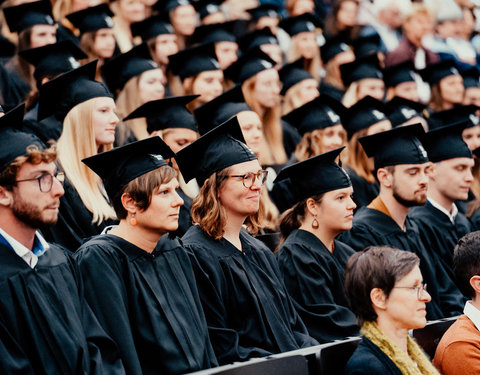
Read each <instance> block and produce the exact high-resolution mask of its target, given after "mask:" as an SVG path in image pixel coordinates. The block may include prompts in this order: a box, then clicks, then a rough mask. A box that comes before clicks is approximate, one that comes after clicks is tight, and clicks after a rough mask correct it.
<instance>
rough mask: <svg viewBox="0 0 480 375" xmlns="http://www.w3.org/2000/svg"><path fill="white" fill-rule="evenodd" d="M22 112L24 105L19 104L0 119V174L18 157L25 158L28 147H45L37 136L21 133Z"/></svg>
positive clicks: (41, 148)
mask: <svg viewBox="0 0 480 375" xmlns="http://www.w3.org/2000/svg"><path fill="white" fill-rule="evenodd" d="M2 112H3V111H2ZM24 112H25V104H20V105H19V106H17V107H15V108H14V109H12V110H10V111H9V112H7V113H5V115H4V116H2V117H0V172H2V171H3V170H4V169H5V168H6V167H7V166H8V165H9V164H10V163H11V162H13V161H14V160H15V158H17V157H18V156H26V155H27V148H28V147H29V146H31V145H35V146H37V147H38V148H39V149H40V150H43V149H44V147H45V145H44V144H43V143H42V141H41V140H40V139H39V138H38V137H37V136H35V135H33V134H31V133H24V132H22V131H21V129H22V126H23V114H24Z"/></svg>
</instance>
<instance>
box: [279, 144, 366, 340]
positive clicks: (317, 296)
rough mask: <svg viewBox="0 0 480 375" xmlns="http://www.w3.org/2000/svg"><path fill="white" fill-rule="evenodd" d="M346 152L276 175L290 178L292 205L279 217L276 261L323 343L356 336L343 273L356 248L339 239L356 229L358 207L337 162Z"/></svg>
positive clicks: (302, 313)
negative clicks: (353, 226) (355, 215)
mask: <svg viewBox="0 0 480 375" xmlns="http://www.w3.org/2000/svg"><path fill="white" fill-rule="evenodd" d="M342 150H343V148H340V149H337V150H333V151H330V152H327V153H325V154H321V155H318V156H315V157H313V158H311V159H307V160H305V161H303V162H299V163H296V164H293V165H291V166H289V167H287V168H284V169H282V171H281V172H280V174H279V175H278V176H277V179H276V181H284V180H288V181H284V183H286V186H288V187H287V189H289V190H290V194H289V196H288V199H289V200H290V201H291V202H290V204H291V205H292V207H291V208H290V209H289V210H288V211H286V212H285V213H284V214H283V216H282V219H281V223H280V230H281V233H282V240H283V241H284V242H283V243H282V245H281V246H280V248H279V249H278V252H277V253H276V255H277V260H278V263H279V267H280V271H281V272H282V274H283V278H284V280H285V285H286V286H287V289H288V292H289V293H290V295H291V296H292V299H293V301H294V304H295V307H296V309H297V311H298V312H299V314H300V317H301V318H302V319H303V321H304V322H305V325H306V326H307V329H308V332H309V333H310V335H311V336H312V337H314V338H315V339H317V340H318V341H319V342H329V341H333V340H336V339H341V338H344V337H347V336H354V335H357V334H358V326H357V324H356V320H355V315H354V314H353V313H352V312H351V311H350V310H349V308H348V302H347V299H346V297H345V291H344V290H343V271H344V269H345V266H346V264H347V261H348V258H349V257H350V256H351V255H352V254H353V253H354V250H353V249H352V248H351V247H350V246H348V245H345V244H343V243H341V242H340V241H338V240H336V239H335V237H336V236H337V235H338V234H339V233H341V232H343V231H345V230H349V229H350V228H351V227H352V221H353V210H354V208H355V207H356V205H355V203H354V202H353V200H352V194H353V188H352V183H351V182H350V178H349V177H348V175H347V173H346V172H345V171H344V170H343V169H342V168H341V167H340V166H339V165H338V164H337V163H336V162H335V159H336V158H337V157H338V156H339V155H340V152H341V151H342ZM284 199H287V197H285V198H284Z"/></svg>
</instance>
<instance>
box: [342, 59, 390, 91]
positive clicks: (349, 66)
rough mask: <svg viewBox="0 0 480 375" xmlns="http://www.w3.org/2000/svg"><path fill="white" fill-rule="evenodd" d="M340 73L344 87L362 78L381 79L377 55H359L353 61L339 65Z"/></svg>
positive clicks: (381, 73)
mask: <svg viewBox="0 0 480 375" xmlns="http://www.w3.org/2000/svg"><path fill="white" fill-rule="evenodd" d="M340 73H341V74H342V81H343V84H344V85H345V87H348V86H350V85H351V84H352V83H353V82H356V81H359V80H361V79H364V78H378V79H383V71H382V69H381V68H380V62H379V61H378V57H377V55H369V56H365V57H359V58H357V59H356V60H355V61H352V62H349V63H346V64H342V65H340Z"/></svg>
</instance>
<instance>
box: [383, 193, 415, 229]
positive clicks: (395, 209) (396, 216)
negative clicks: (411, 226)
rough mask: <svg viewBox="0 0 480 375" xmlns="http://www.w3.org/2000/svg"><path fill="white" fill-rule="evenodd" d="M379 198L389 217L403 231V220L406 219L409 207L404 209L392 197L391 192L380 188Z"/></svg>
mask: <svg viewBox="0 0 480 375" xmlns="http://www.w3.org/2000/svg"><path fill="white" fill-rule="evenodd" d="M379 195H380V198H381V199H382V201H383V203H384V204H385V207H387V210H388V212H389V213H390V217H391V218H392V219H393V220H394V221H395V223H397V225H398V226H399V227H400V228H402V230H405V220H406V219H407V214H408V211H409V210H410V207H405V206H404V205H403V204H401V203H399V202H398V201H397V200H396V199H395V197H394V196H393V194H392V192H391V190H388V191H384V190H383V189H382V188H380V194H379Z"/></svg>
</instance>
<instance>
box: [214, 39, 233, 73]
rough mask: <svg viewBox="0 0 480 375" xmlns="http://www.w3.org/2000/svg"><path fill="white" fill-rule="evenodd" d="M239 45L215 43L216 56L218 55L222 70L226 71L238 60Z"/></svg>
mask: <svg viewBox="0 0 480 375" xmlns="http://www.w3.org/2000/svg"><path fill="white" fill-rule="evenodd" d="M237 52H238V44H237V43H235V42H227V41H224V42H218V43H215V54H216V55H217V60H218V64H219V65H220V69H222V70H225V69H226V68H228V67H229V66H230V65H232V64H233V63H234V62H235V61H237V59H238V55H237Z"/></svg>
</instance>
